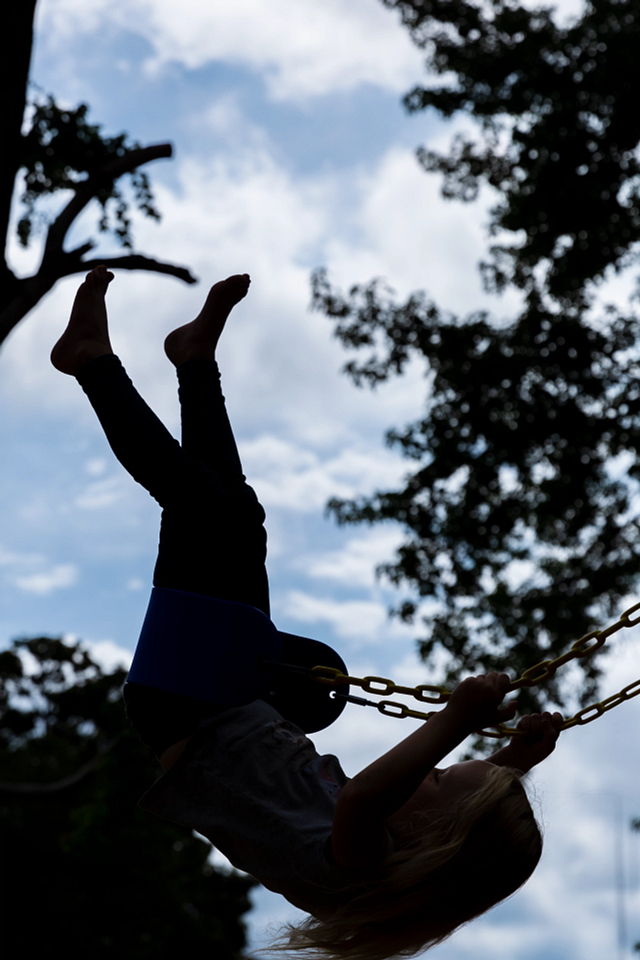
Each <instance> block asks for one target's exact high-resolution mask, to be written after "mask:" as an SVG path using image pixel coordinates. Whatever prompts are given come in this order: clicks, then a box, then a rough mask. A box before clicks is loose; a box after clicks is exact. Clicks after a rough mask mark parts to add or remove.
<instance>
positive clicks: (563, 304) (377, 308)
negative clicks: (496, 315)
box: [312, 0, 640, 707]
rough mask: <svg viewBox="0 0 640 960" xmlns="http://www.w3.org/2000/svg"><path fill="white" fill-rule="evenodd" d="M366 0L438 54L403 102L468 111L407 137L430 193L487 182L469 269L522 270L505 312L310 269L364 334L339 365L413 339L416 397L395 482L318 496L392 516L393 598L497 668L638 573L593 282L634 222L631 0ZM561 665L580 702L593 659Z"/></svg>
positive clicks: (607, 348)
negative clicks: (555, 4) (449, 303)
mask: <svg viewBox="0 0 640 960" xmlns="http://www.w3.org/2000/svg"><path fill="white" fill-rule="evenodd" d="M383 2H384V3H385V5H386V6H388V7H392V8H395V9H398V10H399V12H400V13H401V16H402V20H403V22H404V24H405V25H406V26H407V27H408V28H409V29H410V31H411V34H412V37H413V39H414V40H415V41H416V42H417V43H418V44H419V45H420V46H421V47H423V48H424V49H425V50H426V51H427V54H428V60H427V66H428V67H429V68H430V70H431V71H432V75H433V74H435V75H436V76H443V77H445V76H446V80H443V82H442V83H440V84H439V83H438V82H437V81H436V80H434V82H433V83H430V84H429V85H428V86H420V87H416V88H415V89H414V90H412V91H411V92H410V93H409V94H407V96H406V98H405V105H406V107H407V108H408V109H409V110H410V111H414V110H421V109H425V108H431V109H435V110H436V111H437V112H438V113H439V114H440V115H441V116H443V117H445V118H448V117H454V116H457V115H465V116H466V117H467V118H468V119H469V121H470V131H471V132H469V133H467V134H464V135H463V134H461V135H459V136H458V137H454V138H453V140H452V142H451V146H450V150H449V152H448V154H446V155H442V154H438V153H436V152H434V151H432V150H428V149H424V148H422V149H421V150H419V151H418V157H419V160H420V161H421V162H422V164H423V166H424V167H425V168H426V169H427V170H428V171H432V172H438V173H439V174H440V175H442V176H443V193H444V195H445V197H448V198H453V199H458V200H463V201H470V200H474V199H475V198H476V197H477V195H478V191H479V188H480V186H481V185H482V184H488V185H490V186H491V187H493V188H495V189H496V190H498V191H499V198H498V201H497V203H496V205H495V206H494V208H493V211H492V214H491V217H492V219H491V225H490V232H491V234H493V235H494V236H497V237H498V239H499V240H500V241H501V242H500V243H497V244H495V245H494V246H492V248H491V261H490V262H488V263H486V264H484V265H483V276H484V279H485V283H486V285H487V286H488V288H489V289H491V290H497V291H501V290H503V289H505V287H506V286H507V285H514V286H515V287H517V288H518V289H519V290H521V291H522V294H523V308H522V311H521V313H520V315H519V316H517V317H516V318H514V319H513V320H512V321H510V322H509V323H500V324H498V323H496V322H495V321H493V320H492V319H491V318H490V317H489V316H487V315H486V314H483V313H477V314H473V315H471V316H469V317H466V318H458V317H455V316H452V315H451V314H448V313H446V312H445V311H443V310H442V309H441V308H440V307H438V306H437V305H436V304H434V303H433V302H432V301H431V300H430V299H429V297H428V296H427V294H425V293H417V294H414V295H412V296H411V297H410V298H409V299H408V300H407V301H406V302H405V303H397V302H396V300H395V299H394V297H393V295H392V293H391V292H390V291H389V290H387V289H385V288H384V287H383V286H382V284H381V283H380V282H379V281H373V282H371V283H369V284H364V285H362V284H361V285H356V286H354V287H352V288H351V290H350V291H349V294H348V295H343V294H341V293H340V292H339V291H335V290H334V289H332V287H331V285H330V284H329V282H328V280H327V274H326V272H325V271H322V270H320V271H317V272H316V273H315V274H314V277H313V280H312V287H313V306H314V307H315V308H316V309H318V310H320V311H322V312H324V313H325V314H326V315H327V316H328V317H330V318H331V319H333V320H334V321H335V332H336V335H337V336H338V338H339V339H340V340H341V341H342V342H343V343H344V345H345V346H346V347H348V348H350V349H354V350H356V351H365V352H366V358H365V359H364V360H361V361H360V362H357V361H355V360H352V361H350V362H349V363H348V364H347V366H346V371H347V373H348V374H349V375H350V376H351V377H352V378H353V380H354V382H355V383H356V384H358V385H362V384H368V385H369V386H372V387H375V386H376V385H377V384H379V383H381V382H383V381H384V380H386V379H388V378H389V377H390V376H393V375H399V374H401V373H402V372H403V370H404V369H405V367H406V364H407V362H408V361H409V360H410V359H411V358H415V357H418V358H419V359H420V360H421V361H423V362H424V365H425V374H426V378H427V391H426V392H427V397H426V404H425V409H424V411H423V414H422V416H421V417H420V419H418V420H416V421H415V422H414V423H411V424H409V425H407V426H406V427H405V428H403V429H400V430H390V431H389V433H388V434H387V442H388V443H389V444H390V445H393V446H395V447H397V448H399V449H400V450H401V451H402V453H403V455H404V456H406V457H407V458H408V459H409V460H411V461H413V462H414V463H417V465H418V466H417V469H416V470H414V471H412V472H410V473H409V474H408V475H407V477H406V478H405V481H404V484H403V486H402V488H401V489H399V490H392V491H379V492H377V493H375V494H374V495H373V496H372V497H360V498H356V499H355V500H352V501H344V500H338V499H333V500H332V501H330V503H329V505H328V506H329V510H330V511H331V512H332V513H333V514H334V515H335V517H336V518H337V520H338V522H339V523H363V522H364V523H377V522H383V521H394V522H399V523H401V524H402V525H403V527H404V529H405V531H406V534H407V539H406V542H405V543H404V544H403V545H402V546H401V548H400V549H399V551H398V553H397V556H396V558H395V562H392V563H387V564H384V565H383V566H382V567H381V568H380V569H379V572H380V573H382V574H384V575H385V576H387V577H388V578H389V579H390V580H391V582H392V583H394V584H396V585H398V586H402V585H406V586H407V587H409V589H410V591H411V593H412V597H413V598H412V599H406V600H404V601H403V602H401V603H400V604H399V606H398V608H397V609H396V610H395V611H394V612H395V613H396V614H397V615H398V616H400V617H402V618H403V619H404V620H406V621H408V622H413V620H414V619H415V617H416V616H417V615H418V613H420V614H421V615H422V622H423V625H424V628H425V629H424V633H425V635H424V636H422V637H421V638H420V640H419V648H420V651H421V653H422V656H423V657H424V658H426V659H431V658H433V656H434V654H435V653H436V651H438V650H440V651H444V652H445V654H446V657H445V660H446V664H447V667H446V676H445V679H446V680H447V681H448V682H452V681H453V680H454V679H455V678H457V677H458V676H459V674H460V672H462V671H465V672H467V671H469V672H474V671H478V670H481V671H487V670H493V669H503V668H504V667H505V666H508V667H509V669H510V670H512V671H513V673H514V674H516V675H517V674H519V673H520V672H521V671H522V670H524V669H526V668H527V667H529V666H531V665H533V664H534V663H536V662H538V661H539V660H541V659H543V658H551V657H553V656H556V655H557V654H558V653H560V652H561V651H562V650H564V649H565V648H566V647H567V645H568V643H569V642H570V641H572V640H573V639H576V638H577V637H579V636H581V635H582V634H584V633H586V632H587V631H588V630H589V629H592V628H593V626H594V625H595V623H597V622H598V621H600V620H601V619H602V618H604V617H608V616H611V615H612V614H613V612H614V610H615V608H616V607H617V606H618V604H619V601H620V600H621V598H623V597H625V595H627V594H628V593H629V592H631V591H633V590H634V589H635V588H636V586H637V583H638V574H639V569H640V567H639V563H638V560H639V557H640V526H639V523H638V518H637V507H636V503H635V492H636V490H637V481H638V479H639V477H640V473H639V469H638V450H639V443H640V388H639V386H638V365H637V362H636V356H637V353H636V351H635V344H636V342H637V338H638V332H639V326H638V324H639V320H638V317H637V316H636V314H635V312H634V311H633V310H632V309H629V310H628V311H625V312H621V311H620V310H618V309H616V308H614V307H598V304H597V300H596V294H597V288H598V283H599V282H600V281H601V280H602V278H603V277H604V276H605V274H607V272H609V273H610V272H611V271H612V270H620V269H622V268H623V267H624V266H625V265H627V264H628V263H629V262H630V261H631V260H632V258H633V256H635V255H636V252H637V243H638V240H639V239H640V213H639V207H640V203H639V200H638V198H639V195H640V176H639V174H640V167H639V166H638V158H637V151H636V147H637V145H638V142H639V141H640V119H639V118H638V114H637V110H636V107H635V90H636V89H637V86H638V80H639V79H640V77H639V76H638V71H640V60H638V57H637V46H638V31H639V30H640V0H619V2H613V0H604V2H602V3H598V4H593V5H587V7H586V9H585V13H584V15H583V16H582V18H580V19H579V20H577V21H576V22H575V23H573V24H572V25H570V26H567V27H560V26H558V25H557V24H556V23H555V21H554V19H553V17H552V13H551V10H550V9H546V8H544V9H543V8H538V9H535V10H532V9H530V8H527V7H524V6H522V5H519V4H517V3H516V2H506V0H484V2H479V3H476V4H472V3H467V2H462V0H383ZM452 77H453V79H451V78H452ZM505 236H506V237H507V239H506V240H505V239H504V238H505ZM580 667H581V668H582V670H583V671H584V672H583V680H582V683H581V685H580V689H579V690H578V691H577V693H578V695H579V699H580V700H581V701H582V702H583V703H584V702H585V701H587V700H588V699H590V698H591V697H592V696H593V694H594V693H595V690H596V685H597V678H598V675H599V668H598V663H597V661H596V662H588V661H586V660H583V661H581V662H580ZM570 693H571V691H570V690H569V687H568V685H567V684H565V685H563V684H562V680H561V678H560V679H558V680H556V681H553V682H552V683H551V684H549V685H547V689H546V690H544V691H539V690H537V689H534V690H533V691H531V692H530V693H529V694H528V703H527V700H526V698H523V705H524V706H528V707H534V706H538V707H539V706H540V705H541V703H542V702H544V701H545V700H546V701H551V702H555V703H556V704H558V705H560V706H565V705H566V704H567V703H568V696H569V694H570Z"/></svg>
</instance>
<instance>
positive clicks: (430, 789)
mask: <svg viewBox="0 0 640 960" xmlns="http://www.w3.org/2000/svg"><path fill="white" fill-rule="evenodd" d="M493 767H494V764H493V763H490V762H489V761H488V760H467V761H465V762H464V763H454V764H453V765H452V766H450V767H434V768H433V770H432V771H431V772H430V773H429V774H427V776H426V777H425V778H424V780H423V781H422V783H421V784H420V786H419V787H418V789H417V790H416V792H415V793H414V794H413V796H412V797H411V798H410V799H409V800H407V802H406V803H405V804H404V806H402V807H400V809H399V810H397V811H396V812H395V813H394V814H392V815H391V816H390V817H387V823H388V824H389V826H390V827H391V828H392V830H393V833H394V834H396V835H398V834H400V835H402V836H405V837H408V836H409V835H410V834H412V833H413V831H414V829H415V828H416V827H417V826H418V825H419V819H420V818H422V817H423V816H424V814H425V813H427V814H428V813H429V812H430V811H439V810H445V809H447V808H448V807H449V806H450V805H451V804H454V803H456V802H457V801H458V800H459V799H460V798H461V797H462V796H464V794H471V793H474V792H475V791H476V790H478V789H479V788H480V787H481V786H482V784H483V782H484V778H485V777H486V776H487V774H488V773H489V771H490V770H491V769H493ZM416 814H419V815H420V818H418V819H416V816H415V815H416Z"/></svg>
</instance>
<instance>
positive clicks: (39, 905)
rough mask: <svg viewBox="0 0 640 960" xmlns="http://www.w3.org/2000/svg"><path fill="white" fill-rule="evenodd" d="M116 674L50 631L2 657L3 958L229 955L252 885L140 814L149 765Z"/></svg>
mask: <svg viewBox="0 0 640 960" xmlns="http://www.w3.org/2000/svg"><path fill="white" fill-rule="evenodd" d="M124 679H125V671H124V670H122V669H116V670H114V671H112V672H105V671H103V670H102V669H101V668H100V666H99V665H98V664H97V663H96V662H95V660H93V659H92V657H91V656H90V655H89V653H88V652H87V650H86V649H84V648H83V646H82V645H81V644H78V643H75V644H69V643H66V642H64V641H62V640H60V639H54V638H50V637H34V638H32V639H28V640H27V639H25V640H18V641H15V642H14V643H13V644H12V646H11V647H10V648H9V649H7V650H4V651H2V652H0V680H1V681H2V683H1V684H0V768H1V769H2V781H0V902H1V903H2V915H3V923H2V943H3V948H4V950H5V952H6V954H7V956H17V955H18V953H19V952H22V953H23V952H25V950H26V952H27V953H28V954H29V955H31V956H38V955H42V956H45V955H47V956H48V955H50V954H52V953H55V952H57V949H60V950H61V951H62V952H63V954H64V956H65V957H71V958H74V957H81V956H82V957H84V956H87V955H90V956H92V957H96V958H109V957H122V956H126V957H127V958H129V957H130V958H140V960H143V958H149V960H151V958H153V960H156V958H167V960H168V958H170V957H171V958H172V957H175V956H188V957H193V958H199V957H202V958H205V957H206V958H210V957H211V956H214V955H215V957H216V958H221V960H236V958H237V957H238V956H239V955H240V953H241V950H242V948H243V946H244V944H245V929H244V924H243V922H242V915H243V914H244V913H245V912H246V911H247V910H248V909H249V907H250V904H249V900H248V892H249V890H250V889H251V887H252V886H253V885H254V884H255V881H253V880H251V879H250V878H248V877H245V876H243V875H241V874H238V873H235V872H231V873H226V872H222V871H219V870H216V869H214V868H213V867H212V866H211V864H210V862H209V859H208V858H209V853H210V845H209V843H208V842H206V841H204V840H203V839H199V838H198V837H196V836H195V835H194V834H193V833H192V832H191V831H190V830H189V829H188V828H186V827H180V826H178V825H176V824H174V823H170V822H169V821H164V820H159V819H157V818H155V817H152V816H150V815H149V814H147V813H144V812H143V811H141V810H139V809H138V808H137V806H136V803H137V800H138V798H139V797H140V796H141V795H142V793H143V792H144V790H145V789H146V788H147V787H148V786H149V785H150V784H151V783H152V782H153V780H154V779H155V778H156V776H157V773H158V772H159V771H158V769H157V765H156V763H155V761H154V760H153V758H152V757H151V756H150V755H149V752H148V750H147V749H146V748H145V747H143V746H142V744H141V743H140V741H139V740H138V738H137V735H136V734H135V732H134V731H133V729H132V728H131V727H130V726H129V724H128V722H127V720H126V719H125V716H124V709H123V705H122V701H121V696H122V694H121V690H122V684H123V682H124Z"/></svg>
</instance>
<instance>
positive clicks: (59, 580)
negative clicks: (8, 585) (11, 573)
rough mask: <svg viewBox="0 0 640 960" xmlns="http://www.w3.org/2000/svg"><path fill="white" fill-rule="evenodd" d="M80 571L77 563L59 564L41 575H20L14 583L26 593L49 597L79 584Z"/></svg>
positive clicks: (15, 578)
mask: <svg viewBox="0 0 640 960" xmlns="http://www.w3.org/2000/svg"><path fill="white" fill-rule="evenodd" d="M78 577H79V570H78V567H77V565H76V564H75V563H57V564H54V565H53V566H52V567H50V568H49V569H48V570H43V571H41V572H40V573H31V574H25V575H19V576H15V577H13V578H12V581H13V583H14V584H15V585H16V586H17V587H18V588H19V589H20V590H24V591H25V593H35V594H37V596H41V597H43V596H47V595H48V594H50V593H53V592H54V591H55V590H64V589H65V588H67V587H73V586H74V585H75V584H76V583H77V582H78Z"/></svg>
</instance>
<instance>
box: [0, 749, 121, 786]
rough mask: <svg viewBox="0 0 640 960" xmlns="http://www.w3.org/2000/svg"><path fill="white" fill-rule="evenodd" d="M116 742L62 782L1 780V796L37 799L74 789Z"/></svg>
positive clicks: (99, 751) (100, 751)
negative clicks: (70, 788)
mask: <svg viewBox="0 0 640 960" xmlns="http://www.w3.org/2000/svg"><path fill="white" fill-rule="evenodd" d="M116 742H117V741H116V740H109V742H108V743H106V744H105V745H104V747H102V748H101V749H100V750H98V752H97V754H96V755H95V757H93V759H91V760H89V761H88V762H87V763H85V764H83V766H81V767H80V768H79V769H78V770H76V771H75V773H71V774H69V776H68V777H63V778H62V779H61V780H53V781H52V782H51V783H12V782H11V781H10V780H4V781H2V780H0V796H20V797H26V796H30V797H35V796H43V795H45V794H50V793H60V791H61V790H67V789H69V787H74V786H75V785H76V784H77V783H80V781H81V780H84V778H85V777H87V776H88V775H89V774H90V773H93V771H94V770H95V769H96V767H97V766H98V764H99V763H100V761H101V760H102V758H103V757H104V756H106V754H107V753H109V751H110V750H112V749H113V747H114V746H115V745H116Z"/></svg>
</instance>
